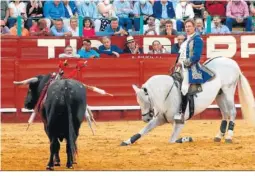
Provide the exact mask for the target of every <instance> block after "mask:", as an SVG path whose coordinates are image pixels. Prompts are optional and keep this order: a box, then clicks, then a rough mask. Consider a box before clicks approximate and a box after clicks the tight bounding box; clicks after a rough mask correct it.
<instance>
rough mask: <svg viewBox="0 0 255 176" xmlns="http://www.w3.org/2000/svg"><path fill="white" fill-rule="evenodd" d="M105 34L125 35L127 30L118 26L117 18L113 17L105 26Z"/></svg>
mask: <svg viewBox="0 0 255 176" xmlns="http://www.w3.org/2000/svg"><path fill="white" fill-rule="evenodd" d="M104 32H105V33H106V35H116V36H127V35H128V32H126V31H125V30H124V29H122V28H121V27H120V26H119V23H118V19H117V18H113V19H112V20H111V24H110V25H108V26H107V27H106V28H105V31H104Z"/></svg>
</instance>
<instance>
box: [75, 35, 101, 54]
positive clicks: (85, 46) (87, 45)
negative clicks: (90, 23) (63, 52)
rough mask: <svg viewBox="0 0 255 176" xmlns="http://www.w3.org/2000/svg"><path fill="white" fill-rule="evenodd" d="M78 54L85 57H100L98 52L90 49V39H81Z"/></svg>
mask: <svg viewBox="0 0 255 176" xmlns="http://www.w3.org/2000/svg"><path fill="white" fill-rule="evenodd" d="M78 54H79V55H80V56H81V58H86V59H89V58H99V57H100V54H98V53H97V52H96V51H95V50H93V49H91V41H90V40H89V39H85V40H83V45H82V48H81V49H80V50H79V51H78Z"/></svg>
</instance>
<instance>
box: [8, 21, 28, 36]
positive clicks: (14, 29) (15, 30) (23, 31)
mask: <svg viewBox="0 0 255 176" xmlns="http://www.w3.org/2000/svg"><path fill="white" fill-rule="evenodd" d="M10 34H11V35H15V36H17V35H18V24H17V21H16V23H15V25H14V26H13V27H12V28H11V29H10ZM21 36H29V31H28V30H27V29H26V28H25V27H24V20H23V19H22V20H21Z"/></svg>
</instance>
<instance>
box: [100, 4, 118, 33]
mask: <svg viewBox="0 0 255 176" xmlns="http://www.w3.org/2000/svg"><path fill="white" fill-rule="evenodd" d="M97 8H98V12H99V14H98V15H99V18H100V20H101V27H100V31H104V30H105V28H106V27H107V26H108V24H110V23H111V21H110V19H111V18H116V17H117V16H116V14H115V10H114V7H113V5H112V4H110V0H102V2H99V3H98V4H97Z"/></svg>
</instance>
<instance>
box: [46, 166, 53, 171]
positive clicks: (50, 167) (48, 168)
mask: <svg viewBox="0 0 255 176" xmlns="http://www.w3.org/2000/svg"><path fill="white" fill-rule="evenodd" d="M46 170H48V171H54V167H52V166H47V167H46Z"/></svg>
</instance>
